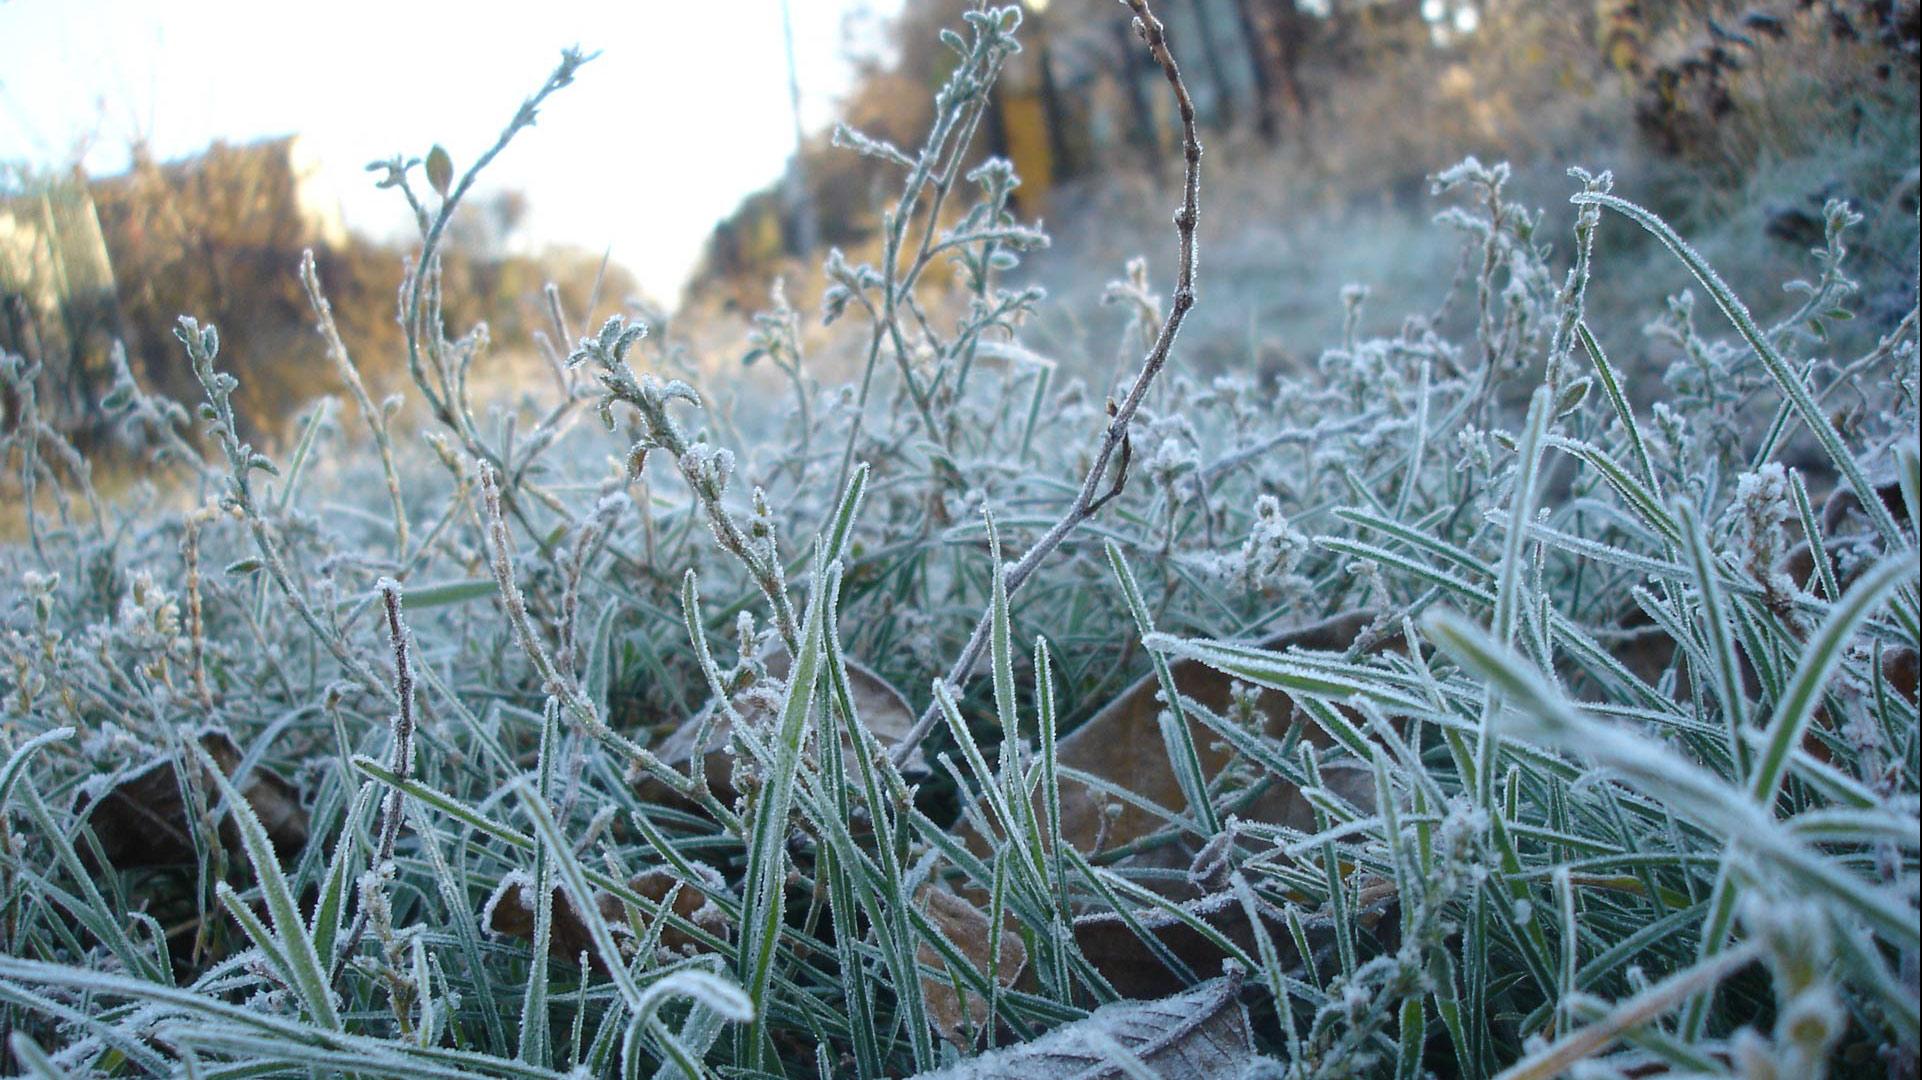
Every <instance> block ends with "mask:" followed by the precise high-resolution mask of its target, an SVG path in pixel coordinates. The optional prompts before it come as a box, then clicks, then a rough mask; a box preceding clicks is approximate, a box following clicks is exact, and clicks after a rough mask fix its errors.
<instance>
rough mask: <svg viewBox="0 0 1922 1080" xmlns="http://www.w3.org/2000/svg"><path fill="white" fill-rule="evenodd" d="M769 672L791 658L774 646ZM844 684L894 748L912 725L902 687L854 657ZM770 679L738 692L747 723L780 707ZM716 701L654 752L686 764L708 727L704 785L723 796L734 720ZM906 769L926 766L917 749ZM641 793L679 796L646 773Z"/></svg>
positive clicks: (729, 792) (729, 783)
mask: <svg viewBox="0 0 1922 1080" xmlns="http://www.w3.org/2000/svg"><path fill="white" fill-rule="evenodd" d="M764 663H765V664H766V666H767V672H768V675H769V676H770V677H771V678H772V679H785V678H786V677H787V672H788V664H789V658H788V655H787V653H786V652H784V651H781V650H779V649H778V648H777V650H776V651H775V652H774V653H773V654H772V655H770V656H768V657H766V659H765V660H764ZM847 671H848V690H849V691H850V694H851V696H852V698H853V700H854V708H855V711H856V712H857V713H859V714H860V717H861V722H862V724H864V725H865V726H866V727H867V729H868V730H869V731H871V732H873V733H874V737H875V738H876V739H878V740H880V742H881V745H882V746H883V747H886V748H892V747H893V746H894V745H895V744H896V743H898V742H900V741H901V738H902V736H904V735H906V734H907V732H908V729H909V728H911V727H913V726H914V719H915V716H914V709H913V707H912V706H910V705H909V704H908V699H907V697H906V696H905V695H903V694H902V693H901V691H899V690H897V689H895V688H894V686H893V685H892V684H890V683H889V682H888V681H887V680H886V679H883V678H882V677H881V676H879V675H876V674H875V673H874V672H873V671H870V670H869V669H868V668H866V667H863V666H862V665H860V664H857V663H855V662H854V661H852V660H849V661H848V662H847ZM772 689H773V688H772V687H771V686H770V685H769V684H768V683H761V684H759V685H757V686H750V687H747V688H745V689H743V690H740V691H738V692H736V694H735V696H734V699H733V704H734V709H735V711H736V712H738V713H739V714H740V715H741V718H742V719H744V720H746V721H747V722H748V724H749V725H750V726H754V727H760V726H763V725H769V726H771V725H772V724H773V723H774V720H775V717H776V715H777V714H778V713H779V711H780V708H781V695H780V694H779V693H778V692H770V691H771V690H772ZM718 711H719V710H718V707H717V705H716V704H715V703H713V702H709V703H708V704H707V706H706V707H704V708H703V709H702V710H701V711H700V712H698V713H696V714H694V715H693V716H691V717H689V718H688V719H687V720H686V721H685V722H684V723H682V724H681V726H680V727H678V728H676V729H675V730H674V731H673V733H672V734H670V735H668V737H667V738H666V739H663V740H662V741H661V744H660V746H658V747H656V748H655V751H654V752H655V754H656V755H657V756H659V757H660V759H661V760H662V761H664V762H666V763H667V764H668V765H670V766H672V767H674V768H677V769H683V770H685V769H686V767H687V766H688V765H689V763H690V762H692V761H693V759H694V757H695V754H696V747H695V745H694V743H695V740H696V739H699V738H701V733H702V731H703V729H705V730H706V733H707V734H706V740H705V742H704V743H703V745H702V746H701V747H700V748H699V753H700V756H701V758H702V760H703V763H704V767H705V770H706V772H707V784H708V789H709V790H710V791H712V792H714V793H715V794H716V795H717V796H719V797H721V798H722V799H723V800H727V799H732V798H733V797H734V796H735V794H737V792H736V791H735V788H734V778H733V763H734V757H733V755H732V754H731V753H729V752H728V737H729V731H730V728H731V727H732V725H731V724H730V722H729V721H728V720H727V718H726V717H724V716H716V715H715V713H717V712H718ZM842 753H843V757H844V758H845V759H846V761H847V767H848V769H849V770H850V773H852V770H854V769H856V768H857V765H856V762H855V761H854V759H853V757H852V756H851V755H852V754H853V750H852V748H851V747H848V746H846V745H843V747H842ZM904 768H905V770H906V771H908V772H915V771H926V764H925V762H924V761H923V760H922V758H921V757H920V755H919V753H918V752H917V754H916V756H915V758H914V760H912V761H910V762H909V763H908V764H907V765H906V766H905V767H904ZM640 790H641V794H642V795H643V796H645V797H647V798H649V799H652V800H654V801H657V802H668V803H673V802H678V801H679V799H678V798H677V797H676V796H675V795H674V794H673V792H671V791H670V790H669V789H668V788H667V787H666V785H664V784H661V783H660V782H659V781H657V780H653V779H651V778H650V779H647V780H643V781H642V783H641V789H640Z"/></svg>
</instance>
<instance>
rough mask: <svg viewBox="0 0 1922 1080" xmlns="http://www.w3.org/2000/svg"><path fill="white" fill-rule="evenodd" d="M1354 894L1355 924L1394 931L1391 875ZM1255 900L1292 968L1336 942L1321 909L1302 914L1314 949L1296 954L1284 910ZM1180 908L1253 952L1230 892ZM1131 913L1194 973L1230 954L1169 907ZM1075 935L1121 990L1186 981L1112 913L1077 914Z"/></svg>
mask: <svg viewBox="0 0 1922 1080" xmlns="http://www.w3.org/2000/svg"><path fill="white" fill-rule="evenodd" d="M1357 893H1358V894H1359V902H1358V903H1357V904H1356V905H1355V910H1354V912H1353V914H1352V916H1351V917H1352V918H1353V920H1354V923H1355V925H1356V927H1357V928H1358V929H1361V930H1363V931H1368V932H1374V931H1376V930H1382V931H1384V932H1392V931H1394V930H1396V929H1397V928H1398V927H1397V924H1396V922H1395V920H1393V919H1387V920H1384V919H1383V916H1384V915H1386V914H1388V913H1389V912H1390V911H1392V910H1393V906H1394V900H1395V897H1394V883H1393V882H1390V881H1387V880H1385V879H1381V878H1373V879H1369V880H1367V881H1364V882H1362V883H1361V885H1360V888H1359V889H1358V890H1357ZM1256 904H1257V907H1258V909H1259V911H1260V913H1261V922H1262V925H1263V926H1265V927H1266V928H1267V930H1268V937H1269V939H1270V940H1272V941H1273V942H1274V944H1275V948H1276V950H1277V951H1278V952H1279V954H1280V959H1281V963H1282V966H1283V967H1293V966H1295V965H1296V964H1299V963H1302V962H1303V961H1304V960H1306V961H1307V962H1309V963H1311V964H1314V965H1316V966H1321V964H1322V961H1323V959H1324V957H1323V954H1324V953H1326V952H1328V951H1329V950H1331V949H1332V948H1333V947H1334V942H1335V937H1334V922H1333V920H1332V918H1331V917H1330V916H1329V915H1328V914H1327V912H1326V911H1325V910H1324V911H1322V912H1319V913H1312V914H1309V915H1305V916H1303V917H1302V919H1301V922H1302V925H1303V927H1304V928H1305V929H1306V930H1307V932H1308V944H1309V948H1310V949H1311V950H1313V952H1314V954H1315V955H1313V956H1309V957H1302V956H1300V955H1298V954H1297V951H1296V948H1295V942H1294V938H1293V936H1292V935H1291V934H1290V933H1289V929H1288V923H1287V917H1286V916H1285V915H1284V914H1283V912H1282V910H1281V909H1280V908H1278V907H1276V906H1275V905H1273V904H1271V903H1269V902H1268V901H1267V900H1265V899H1262V898H1261V897H1260V896H1259V894H1257V896H1256ZM1180 908H1181V911H1182V913H1183V914H1184V915H1187V916H1188V917H1190V918H1192V919H1194V920H1196V921H1197V922H1200V923H1202V924H1204V925H1206V926H1207V927H1208V928H1209V929H1210V930H1213V931H1214V932H1215V933H1217V934H1220V935H1221V936H1222V937H1224V938H1227V939H1228V940H1229V941H1231V942H1233V943H1234V945H1235V947H1236V948H1238V949H1240V950H1241V951H1242V954H1243V955H1245V956H1256V955H1259V953H1258V946H1257V945H1256V942H1255V933H1254V924H1253V922H1252V921H1251V920H1250V918H1249V916H1248V909H1247V908H1246V907H1244V906H1243V905H1242V903H1241V901H1240V900H1239V899H1237V898H1236V896H1235V894H1234V893H1233V892H1230V891H1227V890H1225V889H1224V890H1223V891H1221V892H1216V893H1211V894H1209V895H1207V896H1204V897H1202V898H1201V899H1199V900H1190V901H1188V902H1186V903H1184V904H1181V905H1180ZM1129 916H1130V917H1131V918H1133V919H1134V920H1135V922H1136V924H1137V925H1139V926H1140V927H1141V928H1142V929H1143V930H1145V931H1147V932H1148V933H1149V934H1150V935H1152V936H1153V937H1154V939H1155V940H1156V941H1157V942H1158V943H1159V944H1160V945H1161V947H1162V948H1164V949H1166V950H1167V951H1168V952H1169V953H1170V954H1172V955H1173V956H1174V957H1175V958H1176V959H1178V960H1180V961H1181V962H1182V963H1183V964H1185V965H1186V966H1187V967H1188V969H1189V971H1190V972H1192V973H1194V974H1195V975H1206V974H1207V973H1208V972H1210V971H1219V970H1221V964H1222V961H1224V960H1226V959H1228V954H1227V953H1225V952H1223V951H1222V949H1221V947H1220V946H1218V945H1216V944H1215V943H1214V942H1212V941H1210V940H1209V939H1208V938H1207V937H1206V936H1204V935H1203V934H1202V933H1201V932H1200V931H1199V930H1196V929H1195V928H1194V927H1193V926H1190V925H1189V924H1188V923H1187V922H1185V921H1183V920H1182V919H1179V918H1177V917H1176V916H1174V915H1173V914H1171V913H1169V912H1167V911H1164V910H1161V909H1159V908H1140V909H1136V910H1133V911H1130V912H1129ZM1074 940H1075V944H1076V945H1078V946H1080V948H1081V952H1082V954H1083V955H1085V956H1086V957H1087V958H1088V961H1089V962H1090V963H1092V964H1093V965H1094V966H1095V969H1096V970H1097V971H1100V972H1101V975H1102V977H1103V978H1105V979H1107V980H1108V982H1110V983H1112V984H1113V985H1114V988H1115V990H1116V991H1117V992H1119V993H1120V994H1121V995H1122V996H1123V997H1127V998H1154V997H1160V996H1161V995H1164V994H1171V993H1174V992H1175V991H1177V990H1180V989H1181V988H1182V987H1183V986H1185V985H1187V981H1186V980H1185V979H1184V978H1183V976H1182V975H1181V973H1179V972H1177V971H1175V970H1173V969H1171V968H1170V967H1169V966H1168V965H1167V964H1166V963H1165V962H1163V960H1162V959H1161V957H1160V956H1158V955H1157V954H1156V952H1155V951H1154V949H1153V948H1151V947H1150V946H1149V945H1148V944H1147V943H1146V942H1144V941H1143V940H1142V939H1141V937H1140V936H1139V935H1137V934H1136V933H1135V932H1134V931H1133V930H1132V929H1130V928H1129V926H1128V924H1127V923H1126V922H1125V921H1123V919H1122V918H1121V916H1120V915H1119V914H1118V913H1116V912H1113V911H1100V912H1093V913H1090V914H1087V915H1083V916H1081V917H1080V918H1077V919H1076V920H1075V921H1074Z"/></svg>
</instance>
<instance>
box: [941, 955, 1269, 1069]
mask: <svg viewBox="0 0 1922 1080" xmlns="http://www.w3.org/2000/svg"><path fill="white" fill-rule="evenodd" d="M1240 994H1241V975H1240V974H1239V973H1238V972H1237V973H1234V974H1230V975H1228V976H1226V977H1223V978H1218V979H1212V980H1210V981H1208V982H1205V983H1202V984H1201V985H1199V986H1196V987H1194V988H1193V989H1191V990H1189V991H1187V992H1185V993H1182V994H1177V995H1175V996H1173V997H1169V998H1165V999H1163V1000H1160V1001H1117V1002H1114V1003H1113V1004H1110V1005H1104V1006H1102V1007H1101V1008H1099V1009H1096V1010H1095V1011H1094V1012H1093V1013H1091V1014H1090V1015H1089V1016H1088V1017H1087V1018H1086V1019H1083V1020H1078V1021H1076V1022H1074V1023H1072V1024H1067V1025H1065V1026H1063V1027H1059V1028H1056V1029H1055V1030H1053V1031H1051V1032H1049V1033H1048V1034H1046V1035H1043V1036H1041V1037H1040V1038H1038V1039H1035V1040H1033V1041H1031V1042H1025V1043H1022V1044H1020V1045H1019V1046H1011V1047H1009V1048H1007V1049H1005V1050H996V1051H992V1052H990V1053H986V1054H982V1055H981V1056H979V1057H975V1058H969V1059H968V1060H966V1061H962V1062H958V1063H957V1064H954V1065H951V1066H949V1067H948V1068H945V1069H940V1070H938V1071H935V1072H931V1073H924V1074H922V1077H923V1080H935V1078H939V1080H1033V1078H1035V1077H1069V1076H1072V1077H1075V1078H1077V1080H1117V1078H1120V1077H1125V1076H1131V1075H1137V1074H1138V1071H1139V1068H1141V1067H1145V1068H1146V1069H1147V1070H1148V1072H1149V1073H1150V1074H1151V1075H1154V1076H1158V1077H1162V1078H1163V1080H1219V1078H1221V1077H1233V1076H1241V1075H1243V1074H1244V1073H1245V1072H1246V1071H1247V1069H1248V1067H1249V1066H1250V1065H1252V1064H1253V1063H1254V1062H1255V1060H1256V1054H1255V1040H1254V1033H1253V1032H1252V1030H1251V1029H1250V1028H1249V1026H1248V1012H1247V1010H1246V1009H1244V1008H1242V1006H1241V1001H1240ZM1117 1051H1119V1053H1117ZM1122 1055H1126V1057H1123V1056H1122ZM1117 1059H1119V1060H1117ZM1130 1059H1132V1060H1130ZM1137 1063H1138V1065H1137Z"/></svg>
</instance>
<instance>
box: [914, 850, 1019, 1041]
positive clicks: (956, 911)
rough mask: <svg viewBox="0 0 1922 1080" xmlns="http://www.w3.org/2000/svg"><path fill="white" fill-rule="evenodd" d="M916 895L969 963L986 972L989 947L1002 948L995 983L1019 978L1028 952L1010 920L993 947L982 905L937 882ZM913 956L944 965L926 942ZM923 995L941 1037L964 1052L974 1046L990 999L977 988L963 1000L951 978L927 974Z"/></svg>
mask: <svg viewBox="0 0 1922 1080" xmlns="http://www.w3.org/2000/svg"><path fill="white" fill-rule="evenodd" d="M914 898H915V901H916V903H917V904H919V905H920V907H921V910H922V912H923V914H925V915H927V917H928V921H929V922H932V923H933V924H934V925H935V928H936V929H938V930H940V931H941V935H942V936H943V937H945V938H947V939H948V940H949V941H950V942H952V943H953V944H954V947H955V948H956V949H959V950H960V951H961V955H962V956H965V957H967V958H968V962H969V963H971V964H973V965H974V966H975V967H977V968H979V969H980V970H981V971H982V972H983V973H985V972H986V971H987V970H988V964H989V960H990V954H989V949H990V948H998V949H999V952H1000V956H999V958H998V960H996V961H995V962H996V964H997V966H996V968H995V981H996V982H998V983H1000V984H1001V986H1002V987H1003V988H1007V987H1012V986H1013V985H1014V984H1015V981H1016V980H1017V979H1019V978H1020V977H1021V972H1022V970H1023V969H1024V968H1026V967H1027V966H1028V950H1027V947H1026V946H1024V945H1023V944H1022V943H1021V935H1020V934H1018V933H1015V932H1014V931H1013V930H1011V929H1008V928H1007V927H1008V920H1006V919H1004V920H1003V923H1002V929H1001V933H1000V934H999V940H998V943H997V945H995V946H990V945H989V944H988V939H989V937H990V930H989V928H988V916H987V915H986V914H985V913H983V912H982V911H981V909H980V908H977V907H975V906H974V905H973V904H971V903H969V902H968V901H966V900H964V899H962V898H961V897H959V896H956V895H955V894H953V893H951V892H948V891H947V890H945V889H943V888H941V887H939V886H937V885H933V884H928V885H923V886H921V889H920V891H919V892H917V893H916V894H915V897H914ZM915 960H916V961H918V962H919V963H921V964H924V965H927V966H928V967H932V968H935V969H937V970H939V969H942V968H943V967H944V966H945V965H944V962H943V960H942V958H941V954H940V953H939V952H937V951H936V950H935V948H934V946H932V945H930V944H928V943H927V942H925V941H924V942H922V943H921V944H920V945H919V946H918V947H917V948H916V949H915ZM921 995H922V997H923V998H924V999H925V1000H926V1001H927V1003H928V1019H929V1020H930V1021H931V1022H933V1024H934V1028H935V1030H936V1031H937V1032H939V1033H940V1035H941V1037H942V1038H944V1039H946V1040H948V1041H949V1042H951V1043H953V1044H954V1045H955V1046H956V1047H957V1048H959V1049H960V1050H961V1051H962V1052H963V1053H966V1052H967V1051H969V1050H972V1049H973V1048H974V1045H975V1034H976V1032H978V1031H980V1030H982V1029H983V1022H984V1021H985V1020H986V1019H987V1018H988V1002H987V1001H986V1000H985V999H983V998H982V996H981V995H980V994H978V993H976V992H974V991H973V990H969V991H967V997H966V1000H965V1001H964V1000H963V999H962V996H961V995H960V994H958V993H956V992H955V989H954V983H953V982H952V981H950V980H948V979H945V978H939V977H936V976H930V975H925V974H924V975H922V976H921Z"/></svg>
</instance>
